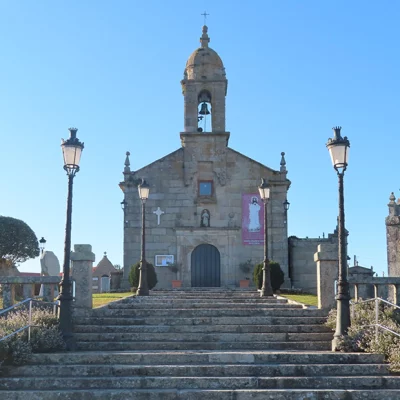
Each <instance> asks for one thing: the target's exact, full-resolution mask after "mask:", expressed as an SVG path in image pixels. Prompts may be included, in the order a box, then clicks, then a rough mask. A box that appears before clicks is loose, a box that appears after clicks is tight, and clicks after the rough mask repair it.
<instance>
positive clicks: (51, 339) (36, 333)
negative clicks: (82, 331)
mask: <svg viewBox="0 0 400 400" xmlns="http://www.w3.org/2000/svg"><path fill="white" fill-rule="evenodd" d="M30 345H31V347H32V351H33V352H34V353H49V352H52V351H56V350H65V342H64V339H63V337H62V335H61V332H60V330H59V329H58V326H52V327H50V328H45V327H43V328H33V329H32V330H31V341H30Z"/></svg>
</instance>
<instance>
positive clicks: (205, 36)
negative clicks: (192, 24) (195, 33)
mask: <svg viewBox="0 0 400 400" xmlns="http://www.w3.org/2000/svg"><path fill="white" fill-rule="evenodd" d="M207 32H208V27H207V25H204V26H203V34H202V35H201V38H200V43H201V47H208V43H209V42H210V38H209V37H208V34H207Z"/></svg>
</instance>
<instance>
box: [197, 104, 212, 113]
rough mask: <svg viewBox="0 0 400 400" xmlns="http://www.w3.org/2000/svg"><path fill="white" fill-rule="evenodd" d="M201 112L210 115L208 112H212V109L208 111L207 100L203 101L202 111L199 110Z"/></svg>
mask: <svg viewBox="0 0 400 400" xmlns="http://www.w3.org/2000/svg"><path fill="white" fill-rule="evenodd" d="M199 114H200V115H208V114H210V111H208V107H207V103H206V102H204V103H202V105H201V108H200V111H199Z"/></svg>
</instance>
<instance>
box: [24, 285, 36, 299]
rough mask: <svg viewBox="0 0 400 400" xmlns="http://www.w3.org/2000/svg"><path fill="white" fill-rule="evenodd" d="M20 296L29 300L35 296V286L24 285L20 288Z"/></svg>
mask: <svg viewBox="0 0 400 400" xmlns="http://www.w3.org/2000/svg"><path fill="white" fill-rule="evenodd" d="M22 294H23V297H24V300H25V299H29V298H32V297H34V296H35V284H34V283H25V284H23V286H22Z"/></svg>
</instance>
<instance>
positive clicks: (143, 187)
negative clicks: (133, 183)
mask: <svg viewBox="0 0 400 400" xmlns="http://www.w3.org/2000/svg"><path fill="white" fill-rule="evenodd" d="M138 190H139V198H140V200H141V201H142V253H141V257H140V268H139V286H138V289H137V293H136V294H137V296H148V295H149V285H148V284H147V261H146V219H145V215H146V200H147V199H148V198H149V193H150V186H149V185H148V184H147V183H146V181H145V180H144V179H142V183H141V184H139V186H138Z"/></svg>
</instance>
